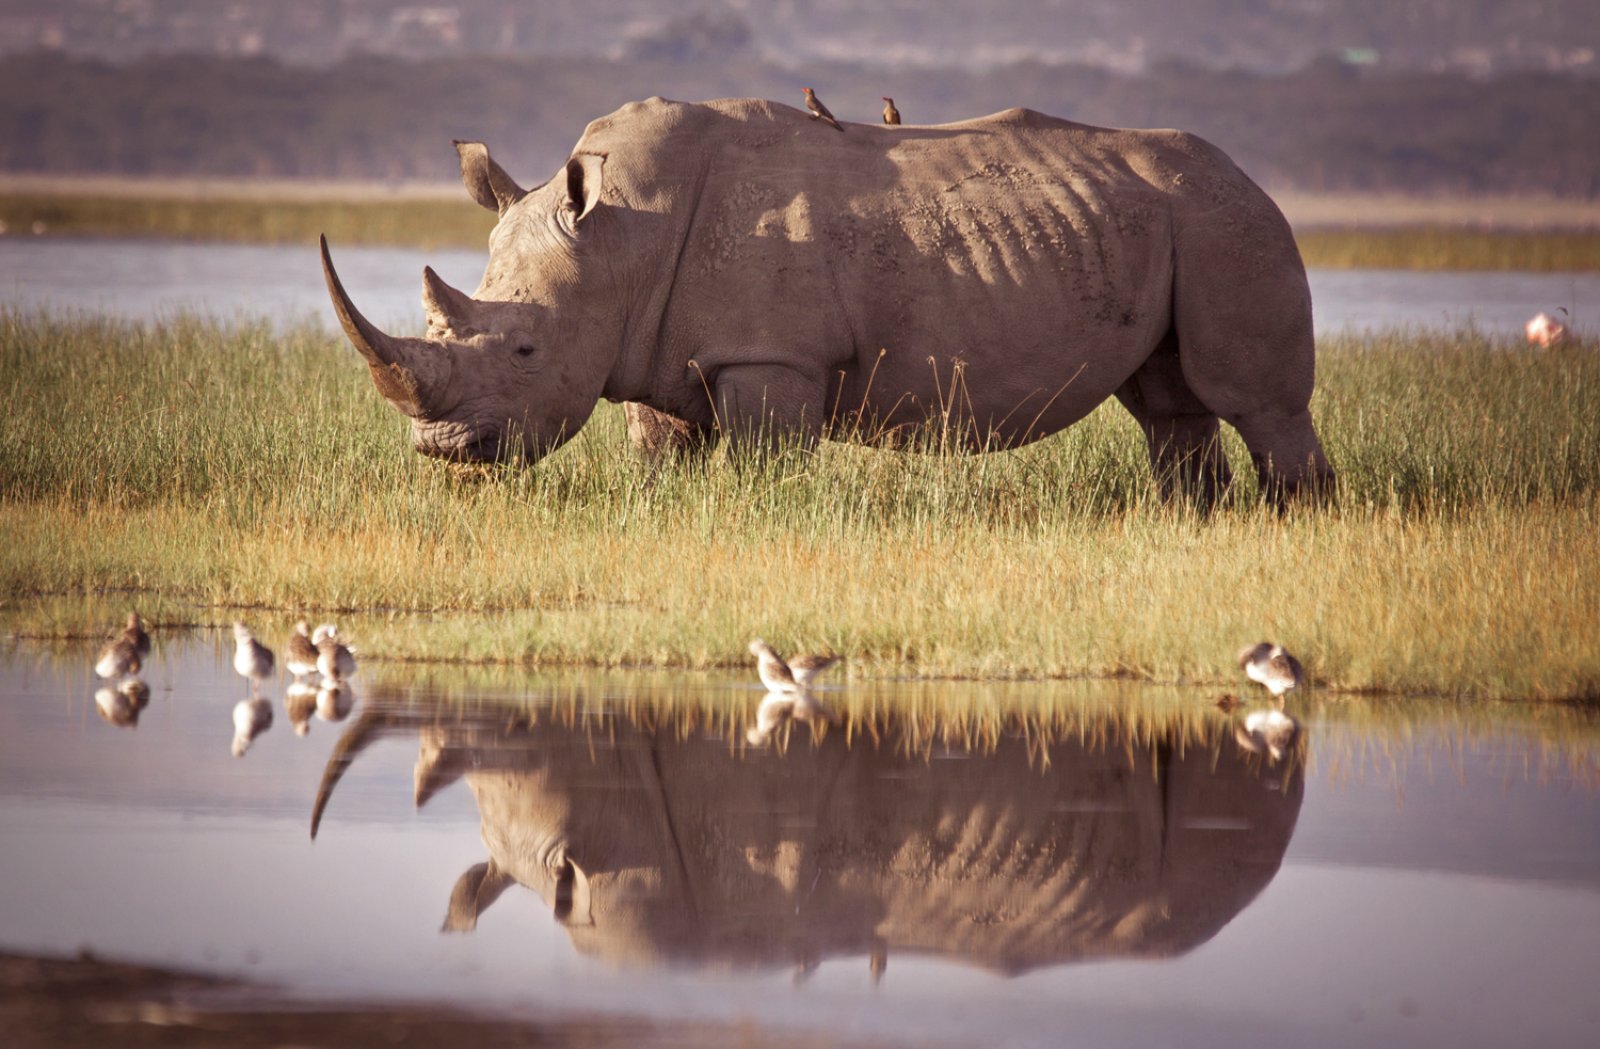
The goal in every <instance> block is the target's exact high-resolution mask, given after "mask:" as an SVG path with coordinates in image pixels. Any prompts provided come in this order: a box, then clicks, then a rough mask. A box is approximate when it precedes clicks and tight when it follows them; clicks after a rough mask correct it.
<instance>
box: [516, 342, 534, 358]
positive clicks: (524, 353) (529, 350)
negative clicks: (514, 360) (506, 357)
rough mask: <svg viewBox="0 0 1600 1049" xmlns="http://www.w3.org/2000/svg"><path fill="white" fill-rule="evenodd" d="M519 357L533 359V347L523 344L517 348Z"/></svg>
mask: <svg viewBox="0 0 1600 1049" xmlns="http://www.w3.org/2000/svg"><path fill="white" fill-rule="evenodd" d="M517 356H518V357H532V356H533V347H532V346H530V345H528V344H527V343H523V344H522V345H521V346H518V347H517Z"/></svg>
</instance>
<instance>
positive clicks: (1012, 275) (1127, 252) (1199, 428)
mask: <svg viewBox="0 0 1600 1049" xmlns="http://www.w3.org/2000/svg"><path fill="white" fill-rule="evenodd" d="M847 126H848V129H849V134H844V135H841V134H838V133H836V132H834V131H833V130H832V129H831V128H826V127H822V126H821V125H819V124H818V123H817V122H816V121H813V120H811V119H809V118H808V117H807V115H806V114H805V113H803V112H801V111H800V110H797V109H793V108H791V107H789V106H785V105H780V104H777V103H773V102H765V101H757V100H749V99H735V100H724V101H719V102H709V103H703V104H688V103H679V102H671V101H666V100H663V99H660V98H652V99H650V100H648V101H645V102H635V103H630V104H629V105H626V106H624V107H622V108H621V109H620V110H618V111H617V112H615V113H613V114H611V115H610V116H607V117H602V118H601V119H599V120H596V121H594V122H593V123H591V124H590V125H589V127H588V128H587V130H586V131H585V132H584V134H583V137H582V139H580V140H579V142H578V144H577V147H576V149H575V150H574V152H573V155H572V158H571V159H570V160H569V161H568V162H567V164H566V166H565V167H564V168H563V169H562V170H561V171H560V172H558V173H557V174H556V177H555V178H553V179H551V180H550V181H549V182H546V183H545V184H543V185H542V186H539V187H537V188H535V189H532V190H524V189H522V188H521V187H520V186H518V185H517V184H516V183H515V181H513V180H512V178H511V177H510V176H509V175H508V174H507V173H506V172H505V171H504V170H502V169H501V168H500V167H499V165H497V164H496V163H495V162H494V161H493V160H492V159H491V158H490V157H489V153H488V150H487V149H486V148H485V147H484V146H483V145H482V144H480V143H458V145H457V148H458V151H459V153H460V156H461V165H462V176H463V180H464V182H465V183H466V186H467V189H468V191H469V192H470V193H471V194H472V196H473V197H474V199H476V200H477V201H478V202H479V203H481V204H483V205H484V206H486V207H489V208H491V209H493V210H495V211H496V212H497V213H498V214H499V217H500V218H499V222H498V224H497V225H496V226H495V229H494V231H493V233H492V234H491V236H490V242H489V263H488V268H487V269H486V271H485V272H484V276H483V281H482V282H481V283H480V284H479V286H478V288H477V290H476V292H474V294H473V295H472V296H471V297H468V296H467V295H465V294H463V293H461V292H459V291H456V290H455V289H452V288H450V287H448V286H446V285H445V284H444V283H443V282H442V281H440V280H439V279H438V277H437V276H436V275H434V274H433V272H432V270H431V269H430V270H428V271H426V272H425V274H424V295H423V301H424V306H425V308H426V311H427V318H428V330H427V336H426V338H423V339H403V338H391V337H389V336H386V335H384V334H383V333H382V332H380V331H378V330H377V329H375V328H373V327H372V326H371V325H370V324H368V323H367V322H366V321H365V320H364V319H362V318H361V316H360V314H359V313H358V312H357V311H356V309H355V307H354V306H353V304H351V303H350V302H349V300H348V299H347V298H346V297H345V296H344V294H343V289H342V288H340V287H339V286H338V282H337V278H336V277H335V276H334V274H333V270H332V266H331V262H328V260H327V257H326V248H325V249H324V262H325V266H326V269H327V275H328V278H329V286H330V289H331V291H332V293H333V296H334V301H335V305H336V307H337V308H338V310H339V313H340V315H341V317H342V319H343V320H344V322H345V328H346V331H347V332H348V333H349V334H350V336H351V339H352V341H353V342H354V343H355V344H356V346H357V348H358V349H359V350H361V352H362V353H363V355H364V356H365V357H366V358H367V361H368V363H369V365H370V366H371V369H372V373H373V378H374V381H375V382H376V383H377V386H378V388H379V390H380V392H382V393H383V395H384V396H385V397H387V398H388V399H389V400H390V402H391V403H393V404H394V405H395V407H396V408H398V409H399V410H401V411H402V412H405V413H406V414H407V415H409V416H411V417H412V420H413V438H414V441H415V443H416V446H417V448H418V449H419V450H420V451H423V452H426V453H428V454H430V455H438V456H443V457H445V458H450V459H460V460H476V459H488V458H494V457H496V456H498V455H500V454H501V453H502V452H504V451H505V450H507V442H508V441H510V440H513V439H519V440H520V441H521V444H522V449H523V451H525V452H526V453H527V455H528V456H529V457H530V458H537V457H539V456H541V455H543V454H545V453H546V452H548V451H549V450H551V449H552V448H554V447H556V446H558V445H559V444H561V443H562V442H563V441H564V440H566V439H567V438H569V437H571V436H572V435H573V434H574V433H575V432H576V431H577V430H578V428H579V427H581V426H582V425H583V423H584V421H585V420H586V419H587V418H588V417H589V414H590V412H591V411H592V410H593V408H594V406H595V404H596V403H597V402H598V401H599V400H600V399H601V398H606V399H609V400H613V401H627V402H633V405H634V406H635V407H631V408H630V413H629V414H630V420H629V421H630V429H631V430H632V431H633V433H634V437H635V440H636V442H638V443H640V444H641V445H643V446H645V447H647V448H649V447H661V446H676V445H689V444H699V445H702V446H703V445H705V444H708V443H709V440H710V439H714V438H718V437H729V438H730V439H733V440H736V441H749V440H751V439H752V436H753V435H757V434H759V439H760V440H762V441H773V440H778V439H786V438H793V437H798V438H800V439H801V440H802V441H810V440H812V439H814V438H816V437H819V436H827V435H830V434H839V433H841V432H845V433H848V434H849V435H850V436H853V437H856V438H860V439H865V440H868V441H889V442H893V441H900V440H903V439H904V436H905V433H906V430H907V429H908V428H915V427H919V426H922V425H925V424H926V423H927V422H928V421H929V420H930V419H931V420H933V421H935V422H936V423H938V424H939V425H941V426H942V427H944V428H945V429H946V431H947V433H946V436H947V437H949V438H953V439H954V441H955V442H956V443H957V444H958V445H959V446H961V447H964V448H966V449H969V450H974V451H980V450H989V449H995V448H1006V447H1013V446H1016V445H1020V444H1024V443H1027V442H1029V441H1033V440H1037V439H1038V438H1041V437H1044V436H1046V435H1048V434H1052V433H1055V432H1056V431H1058V430H1061V429H1062V428H1064V427H1066V426H1069V425H1071V424H1072V423H1074V422H1076V421H1077V420H1079V419H1081V418H1083V416H1084V415H1086V414H1087V413H1088V412H1089V411H1090V410H1092V409H1093V408H1094V407H1095V406H1096V405H1098V404H1099V403H1100V402H1102V401H1104V400H1105V399H1106V398H1107V397H1109V396H1113V395H1114V396H1116V397H1117V398H1118V399H1119V400H1120V401H1121V402H1122V404H1123V405H1124V406H1125V407H1126V408H1127V409H1128V411H1130V412H1131V413H1132V414H1133V416H1134V417H1135V418H1136V419H1137V420H1138V421H1139V423H1140V425H1141V426H1142V427H1143V428H1144V431H1145V434H1146V436H1147V438H1148V440H1149V443H1150V452H1151V458H1152V462H1153V465H1154V466H1155V467H1156V471H1157V474H1158V476H1160V477H1161V478H1162V481H1163V484H1164V485H1165V486H1167V487H1168V488H1169V489H1170V488H1172V487H1183V488H1186V489H1191V490H1194V491H1196V492H1197V493H1198V494H1200V495H1201V496H1202V497H1206V498H1209V497H1210V496H1211V495H1214V494H1215V493H1216V492H1217V490H1218V489H1219V488H1220V487H1222V486H1224V485H1226V484H1227V482H1228V479H1229V473H1228V464H1227V462H1226V460H1225V458H1224V456H1223V454H1222V452H1221V451H1220V449H1219V448H1218V447H1217V443H1216V437H1217V433H1218V420H1219V419H1221V420H1226V421H1227V422H1228V423H1229V424H1230V425H1232V426H1233V427H1235V428H1236V429H1237V430H1238V431H1239V433H1240V435H1241V436H1242V437H1243V438H1244V441H1245V444H1246V445H1247V446H1248V448H1249V451H1250V454H1251V457H1252V459H1253V461H1254V463H1255V465H1256V467H1257V469H1258V471H1259V472H1260V476H1261V479H1262V481H1263V483H1264V486H1265V488H1266V489H1267V490H1268V491H1269V492H1272V493H1274V494H1275V495H1277V496H1280V497H1281V496H1286V495H1290V494H1293V493H1294V492H1296V491H1297V490H1300V489H1302V488H1311V489H1315V490H1321V489H1323V488H1325V487H1326V486H1327V484H1328V483H1329V482H1331V479H1332V474H1331V472H1330V470H1329V468H1328V464H1327V461H1326V460H1325V459H1324V457H1323V453H1322V449H1321V447H1320V445H1319V443H1318V441H1317V436H1316V433H1315V431H1314V430H1313V428H1312V423H1311V417H1310V414H1309V413H1308V411H1307V404H1308V403H1309V401H1310V398H1311V392H1312V381H1313V359H1312V358H1313V345H1312V331H1311V298H1310V293H1309V291H1308V289H1307V285H1306V279H1305V271H1304V268H1303V266H1302V265H1301V261H1300V256H1299V253H1298V251H1297V249H1296V247H1295V243H1294V240H1293V238H1292V236H1291V235H1290V231H1289V227H1288V225H1287V223H1286V222H1285V221H1284V219H1283V216H1282V215H1281V213H1280V212H1279V211H1278V209H1277V208H1276V206H1274V205H1273V203H1272V202H1271V200H1270V199H1268V197H1267V196H1266V195H1265V194H1264V193H1262V192H1261V190H1260V189H1258V188H1257V187H1256V186H1255V185H1254V183H1252V182H1251V181H1250V180H1249V179H1248V178H1247V177H1246V176H1245V175H1244V174H1243V173H1242V172H1240V171H1239V169H1238V168H1237V167H1235V166H1234V165H1233V163H1232V162H1231V161H1229V160H1228V158H1227V157H1226V156H1224V155H1223V154H1222V153H1221V152H1220V151H1218V150H1217V149H1216V148H1215V147H1213V146H1211V145H1209V144H1208V143H1206V142H1204V141H1202V140H1201V139H1198V138H1196V137H1194V136H1193V135H1188V134H1184V133H1182V132H1177V131H1128V130H1116V129H1107V128H1098V127H1090V126H1087V125H1082V124H1075V123H1072V122H1070V121H1065V120H1058V119H1055V118H1052V117H1048V116H1044V115H1042V114H1039V113H1035V112H1031V111H1029V110H1025V109H1012V110H1007V111H1005V112H1002V113H997V114H995V115H993V116H989V117H984V118H982V119H978V120H971V121H966V122H963V123H959V124H947V125H941V126H930V127H914V126H902V127H885V126H880V125H871V124H850V125H847Z"/></svg>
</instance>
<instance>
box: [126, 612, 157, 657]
mask: <svg viewBox="0 0 1600 1049" xmlns="http://www.w3.org/2000/svg"><path fill="white" fill-rule="evenodd" d="M122 636H123V637H125V638H127V639H128V640H129V641H132V642H133V647H134V648H136V649H138V650H139V656H140V658H143V657H145V656H148V655H149V654H150V633H149V631H147V630H145V628H144V620H143V619H141V618H139V613H137V612H129V613H128V625H127V626H125V627H123V628H122Z"/></svg>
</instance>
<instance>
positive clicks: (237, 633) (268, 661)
mask: <svg viewBox="0 0 1600 1049" xmlns="http://www.w3.org/2000/svg"><path fill="white" fill-rule="evenodd" d="M275 663H276V660H275V659H274V658H273V656H272V649H270V648H268V647H267V646H266V645H263V644H262V643H261V642H259V641H257V640H256V639H255V635H253V634H251V633H250V628H249V627H247V626H245V625H244V624H243V623H235V624H233V669H234V670H235V671H237V672H238V674H239V676H240V677H242V678H244V679H245V680H246V681H247V682H249V683H250V695H252V696H257V695H260V693H261V682H263V681H265V680H266V679H267V678H269V677H271V676H272V668H273V665H274V664H275Z"/></svg>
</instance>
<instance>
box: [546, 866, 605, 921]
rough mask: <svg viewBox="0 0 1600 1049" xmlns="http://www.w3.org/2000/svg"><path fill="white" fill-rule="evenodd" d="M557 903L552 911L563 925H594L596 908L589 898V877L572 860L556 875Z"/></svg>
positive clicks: (552, 907)
mask: <svg viewBox="0 0 1600 1049" xmlns="http://www.w3.org/2000/svg"><path fill="white" fill-rule="evenodd" d="M555 896H556V898H555V903H554V904H553V905H552V906H551V908H550V910H551V912H552V913H553V914H554V915H555V919H556V921H558V922H560V923H561V924H562V925H593V924H594V908H593V904H592V902H591V900H590V898H589V876H588V875H587V874H585V873H584V871H583V868H582V867H579V866H578V865H577V864H576V863H573V862H572V860H570V859H569V860H567V862H566V863H565V864H564V865H563V866H562V868H561V870H560V871H559V872H557V874H556V893H555Z"/></svg>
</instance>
